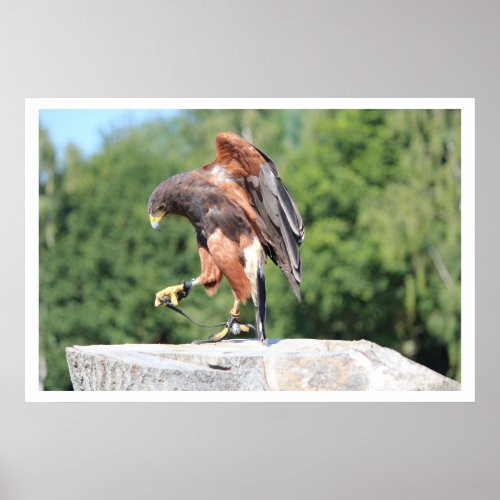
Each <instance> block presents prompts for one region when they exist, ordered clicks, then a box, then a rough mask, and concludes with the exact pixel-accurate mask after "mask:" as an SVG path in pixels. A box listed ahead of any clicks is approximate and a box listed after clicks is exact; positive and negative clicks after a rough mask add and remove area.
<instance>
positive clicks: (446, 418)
mask: <svg viewBox="0 0 500 500" xmlns="http://www.w3.org/2000/svg"><path fill="white" fill-rule="evenodd" d="M499 13H500V9H499V4H498V3H497V2H494V1H478V0H476V1H469V2H465V1H436V0H433V1H420V2H403V1H388V0H387V1H363V2H360V1H349V2H347V1H346V2H333V1H329V2H327V1H314V0H307V1H301V2H290V1H289V2H285V1H276V0H267V1H256V0H253V1H251V2H237V1H235V0H233V1H213V0H212V1H210V2H208V1H186V0H183V1H179V2H165V1H164V2H160V1H155V2H153V1H147V0H141V1H136V2H132V1H121V2H111V1H102V0H100V1H93V0H92V1H91V0H86V1H85V2H83V1H82V2H79V3H75V2H68V1H50V2H49V1H40V0H39V1H32V2H28V1H19V0H16V1H12V0H9V1H6V0H4V1H3V2H2V3H1V6H0V57H1V59H0V60H1V78H0V89H1V92H0V96H1V101H2V106H1V111H2V113H1V120H0V127H1V128H0V134H1V135H0V137H1V138H2V141H1V144H2V146H1V148H0V172H1V182H0V185H1V189H2V195H1V197H0V203H1V215H2V248H1V252H2V275H1V276H2V280H1V281H2V284H1V299H0V307H1V318H2V327H3V328H2V329H3V335H2V345H1V348H0V370H1V374H0V383H1V385H2V392H1V393H2V407H1V411H0V498H1V499H2V500H3V499H5V500H11V499H13V500H15V499H26V500H31V499H33V500H45V499H51V500H58V499H69V498H71V499H77V500H78V499H84V498H92V499H105V498H111V495H112V497H113V498H122V499H129V498H130V499H132V498H144V499H155V498H209V499H211V498H218V499H220V498H268V497H271V496H272V497H274V498H355V499H359V498H370V499H377V498H384V499H388V498H395V499H396V498H397V499H401V498H405V499H406V498H410V499H412V498H440V499H441V498H458V499H462V498H463V499H470V498H479V499H489V498H498V487H499V486H500V478H499V474H498V470H499V465H500V464H499V456H498V455H499V435H500V433H499V432H498V422H499V417H500V415H499V413H500V411H499V401H498V383H497V380H496V378H497V377H498V368H497V358H498V356H497V352H498V350H499V347H500V346H499V339H500V335H499V332H498V328H497V326H496V322H495V319H496V318H495V315H494V311H495V309H497V308H498V300H497V299H498V287H497V283H498V278H499V273H498V271H499V266H498V261H497V260H495V257H497V256H498V255H499V248H498V247H499V242H498V239H496V233H497V232H498V211H497V205H496V196H495V191H496V190H497V186H498V181H499V176H498V159H497V157H496V155H495V152H496V149H497V146H498V121H497V118H498V116H499V112H500V110H499V99H498V94H497V93H498V89H499V83H500V82H499V64H498V57H499V56H498V54H499V48H500V43H499V41H500V37H499V30H498V25H499V20H500V19H499V18H500V16H499ZM51 96H53V97H91V96H96V97H247V96H250V97H251V96H265V97H279V96H283V97H291V96H304V97H476V99H477V101H476V110H477V122H476V126H477V128H476V132H477V133H476V140H477V142H476V148H477V163H476V178H477V217H476V220H477V239H476V245H477V270H476V275H477V290H476V293H477V309H476V313H477V330H476V346H477V356H476V371H477V376H476V382H477V392H476V395H477V402H476V403H475V404H458V403H455V404H416V403H406V404H402V403H401V404H388V403H386V404H375V403H374V404H368V403H364V404H345V403H343V404H278V403H275V404H215V403H214V404H201V403H187V404H166V403H165V404H151V403H150V404H55V403H52V404H42V403H38V404H37V403H31V404H28V403H24V402H23V401H24V338H23V330H24V328H23V327H24V324H23V323H24V321H23V317H24V266H23V243H24V241H23V240H24V232H23V217H22V214H23V210H24V209H23V190H24V175H23V169H24V98H25V97H51Z"/></svg>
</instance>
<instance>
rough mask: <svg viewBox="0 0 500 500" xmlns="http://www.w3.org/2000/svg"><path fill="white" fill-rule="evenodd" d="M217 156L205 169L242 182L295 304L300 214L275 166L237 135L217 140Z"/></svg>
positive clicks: (301, 230) (267, 247) (299, 275)
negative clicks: (218, 169) (221, 169)
mask: <svg viewBox="0 0 500 500" xmlns="http://www.w3.org/2000/svg"><path fill="white" fill-rule="evenodd" d="M216 147H217V155H216V159H215V162H214V163H213V164H211V165H210V166H208V167H212V166H214V165H220V166H222V167H224V169H225V170H226V171H227V172H228V173H229V174H230V175H231V176H232V177H233V178H238V180H241V179H243V180H244V184H245V188H246V191H247V192H248V194H249V197H250V200H251V202H252V205H253V206H254V208H255V211H256V212H257V215H258V217H257V221H256V222H257V229H258V233H260V234H259V238H260V241H261V243H262V245H263V247H264V249H265V250H266V253H267V255H269V257H270V258H271V259H272V260H273V261H274V262H275V263H276V264H277V265H278V266H279V267H280V269H281V270H282V272H283V274H284V275H285V276H286V278H287V279H288V281H289V282H290V285H291V287H292V290H293V292H294V293H295V296H296V297H297V299H298V300H301V297H300V290H299V284H300V281H301V278H302V265H301V261H300V254H299V246H300V244H301V243H302V241H303V239H304V224H303V222H302V217H301V216H300V212H299V210H298V208H297V206H296V204H295V202H294V201H293V199H292V197H291V196H290V194H289V192H288V190H287V189H286V187H285V185H284V184H283V182H282V181H281V179H280V177H279V174H278V171H277V169H276V166H275V165H274V163H273V162H272V160H271V159H270V158H269V157H268V156H266V155H265V154H264V153H263V152H262V151H260V150H258V149H257V148H256V147H254V146H252V145H251V144H249V143H248V142H246V141H245V140H244V139H242V138H241V137H239V136H238V135H236V134H232V133H228V132H226V133H222V134H218V135H217V138H216Z"/></svg>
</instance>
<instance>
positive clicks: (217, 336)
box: [209, 326, 229, 342]
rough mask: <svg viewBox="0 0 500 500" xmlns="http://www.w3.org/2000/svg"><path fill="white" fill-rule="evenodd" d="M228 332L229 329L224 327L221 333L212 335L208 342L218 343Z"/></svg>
mask: <svg viewBox="0 0 500 500" xmlns="http://www.w3.org/2000/svg"><path fill="white" fill-rule="evenodd" d="M228 332H229V328H228V327H227V326H226V327H225V328H224V329H223V330H222V331H221V332H219V333H215V334H214V335H212V336H211V337H210V338H209V340H210V342H220V341H221V340H224V339H225V338H226V337H227V335H228Z"/></svg>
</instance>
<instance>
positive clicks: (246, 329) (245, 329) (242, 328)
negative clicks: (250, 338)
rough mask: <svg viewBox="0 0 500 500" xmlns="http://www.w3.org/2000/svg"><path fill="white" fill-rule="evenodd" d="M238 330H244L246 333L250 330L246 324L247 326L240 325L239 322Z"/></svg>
mask: <svg viewBox="0 0 500 500" xmlns="http://www.w3.org/2000/svg"><path fill="white" fill-rule="evenodd" d="M240 330H241V331H242V332H246V333H248V332H249V331H250V328H248V326H247V325H242V324H241V323H240Z"/></svg>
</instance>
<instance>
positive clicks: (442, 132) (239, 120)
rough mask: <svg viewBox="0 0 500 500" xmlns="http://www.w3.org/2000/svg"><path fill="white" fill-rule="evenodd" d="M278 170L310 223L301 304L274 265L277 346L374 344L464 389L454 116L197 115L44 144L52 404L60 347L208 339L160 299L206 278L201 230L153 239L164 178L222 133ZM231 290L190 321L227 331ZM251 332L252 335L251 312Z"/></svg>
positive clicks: (196, 302) (183, 223) (43, 327)
mask: <svg viewBox="0 0 500 500" xmlns="http://www.w3.org/2000/svg"><path fill="white" fill-rule="evenodd" d="M226 130H227V131H233V132H236V133H239V134H241V135H243V136H244V137H245V138H247V139H248V140H250V141H251V142H253V143H254V144H255V145H256V146H257V147H258V148H259V149H261V150H262V151H264V152H265V153H266V154H267V155H268V156H270V157H271V158H272V159H273V161H274V162H275V163H276V165H277V167H278V169H279V172H280V175H281V177H282V179H283V181H284V182H285V184H286V185H287V187H288V189H289V191H290V193H291V194H292V196H293V198H294V199H295V201H296V203H297V205H298V207H299V209H300V210H301V213H302V215H303V218H304V223H305V228H306V235H305V241H304V243H303V245H302V249H301V253H302V260H303V275H304V276H303V282H302V286H301V289H302V294H303V302H302V303H300V304H298V303H297V302H296V300H295V298H294V296H293V293H292V292H291V290H290V289H289V286H288V284H287V281H286V279H284V277H283V276H282V275H281V272H280V271H279V269H278V268H277V267H275V266H274V265H273V264H272V262H271V261H269V262H268V264H267V266H266V270H265V272H266V284H267V289H268V320H267V330H268V336H269V337H273V338H276V337H278V338H281V337H288V338H290V337H309V338H331V339H361V338H365V339H368V340H372V341H374V342H377V343H379V344H381V345H383V346H386V347H391V348H394V349H396V350H398V351H400V352H401V353H402V354H404V355H406V356H408V357H410V358H412V359H415V360H417V361H418V362H421V363H423V364H425V365H427V366H429V367H430V368H432V369H434V370H436V371H438V372H441V373H444V374H447V375H448V376H451V377H454V378H457V379H459V378H460V149H461V148H460V111H457V110H192V111H182V112H180V113H179V114H177V115H175V116H173V117H172V118H170V119H168V120H156V121H152V122H149V123H147V124H145V125H142V126H137V127H127V128H122V129H117V130H115V131H113V132H112V133H109V134H107V135H106V136H105V138H104V142H103V146H102V149H101V150H100V151H99V152H98V153H96V154H94V155H92V156H91V157H89V158H85V157H84V156H83V155H82V154H81V153H80V151H79V150H78V149H77V148H76V147H75V146H69V147H68V148H67V149H66V151H65V153H64V155H63V157H62V158H60V159H58V158H57V155H56V154H55V150H54V146H53V145H52V143H51V140H50V136H49V134H48V132H47V130H45V129H44V128H43V127H41V129H40V189H39V193H40V350H41V353H40V354H41V357H42V358H43V360H44V361H45V365H46V367H47V374H46V378H45V380H44V385H45V389H47V390H67V389H70V388H71V384H70V381H69V375H68V370H67V366H66V361H65V357H64V348H65V347H68V346H72V345H75V344H79V345H89V344H115V343H158V342H162V343H180V342H190V341H191V340H193V339H199V338H204V337H206V336H207V331H206V330H202V329H200V328H198V327H196V326H192V325H191V324H190V323H188V322H187V321H186V320H185V319H183V318H182V317H180V316H178V315H176V314H174V313H173V312H172V311H169V310H166V309H164V308H158V309H155V308H154V307H153V302H154V294H155V292H157V291H158V290H160V289H161V288H164V287H165V286H166V285H173V284H177V283H179V281H180V280H182V279H189V278H191V277H194V276H197V275H198V273H199V259H198V253H197V246H196V239H195V237H194V231H193V228H192V227H191V226H190V224H189V223H188V221H187V220H185V219H181V218H176V219H169V220H168V221H166V222H164V223H163V225H162V231H161V232H160V233H157V232H155V231H152V230H151V227H150V225H149V221H148V217H147V215H146V205H147V201H148V198H149V195H150V193H151V191H152V190H153V189H154V187H155V186H156V185H157V184H158V183H159V182H160V181H162V180H163V179H165V178H167V177H169V176H171V175H173V174H175V173H178V172H181V171H185V170H191V169H194V168H198V167H199V166H201V165H202V164H204V163H207V162H208V161H210V160H212V159H213V157H214V138H215V135H216V134H217V133H218V132H221V131H226ZM231 304H232V296H231V294H230V290H229V287H228V286H223V287H222V288H221V290H220V291H219V293H218V294H217V295H216V296H215V297H213V298H209V297H208V296H206V294H205V293H203V291H202V290H196V289H195V290H194V291H193V292H192V293H191V294H190V296H189V298H188V299H186V301H185V302H183V303H182V306H183V308H184V309H185V310H186V311H187V312H188V313H190V314H192V315H193V316H194V317H195V318H196V319H198V320H200V321H203V322H207V323H210V322H213V321H216V322H218V321H222V320H224V319H225V318H226V316H227V313H228V310H229V308H230V307H231ZM242 319H245V320H246V321H252V320H253V312H252V306H251V305H250V304H249V305H247V306H246V307H245V308H243V309H242Z"/></svg>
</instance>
